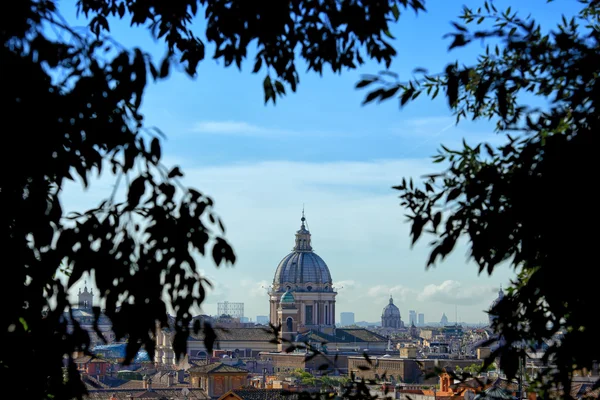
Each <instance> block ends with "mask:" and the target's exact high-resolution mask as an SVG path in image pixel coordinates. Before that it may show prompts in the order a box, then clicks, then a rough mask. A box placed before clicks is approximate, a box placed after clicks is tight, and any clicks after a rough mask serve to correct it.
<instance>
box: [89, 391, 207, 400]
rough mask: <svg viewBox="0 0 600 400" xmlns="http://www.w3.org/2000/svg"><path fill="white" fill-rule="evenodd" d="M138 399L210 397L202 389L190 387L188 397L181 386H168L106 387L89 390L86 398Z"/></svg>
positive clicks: (108, 399)
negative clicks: (143, 387)
mask: <svg viewBox="0 0 600 400" xmlns="http://www.w3.org/2000/svg"><path fill="white" fill-rule="evenodd" d="M131 397H133V398H137V399H169V400H170V399H177V400H179V399H182V400H183V399H185V398H187V399H188V400H205V399H209V397H208V396H207V395H206V392H204V391H203V390H202V389H199V388H189V389H188V390H187V397H186V395H185V394H184V393H183V391H182V389H180V388H168V389H152V390H151V391H148V390H146V389H137V390H135V389H129V390H122V389H106V390H88V394H87V396H85V397H84V399H87V400H110V399H111V398H115V399H117V400H127V399H129V398H131Z"/></svg>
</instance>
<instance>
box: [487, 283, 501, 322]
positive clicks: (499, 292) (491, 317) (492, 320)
mask: <svg viewBox="0 0 600 400" xmlns="http://www.w3.org/2000/svg"><path fill="white" fill-rule="evenodd" d="M503 298H504V292H503V291H502V288H500V290H499V291H498V297H497V298H496V299H495V300H494V301H493V302H492V304H491V305H490V311H491V310H493V309H494V307H496V305H497V304H498V303H500V301H501V300H502V299H503ZM497 318H498V316H496V315H494V314H489V322H490V326H492V325H493V324H494V322H495V321H496V319H497Z"/></svg>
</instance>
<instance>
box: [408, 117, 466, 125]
mask: <svg viewBox="0 0 600 400" xmlns="http://www.w3.org/2000/svg"><path fill="white" fill-rule="evenodd" d="M455 122H456V118H455V117H447V116H439V117H425V118H412V119H409V120H406V121H405V122H404V123H405V125H408V126H413V127H421V128H431V127H436V126H437V127H440V126H442V127H443V126H448V125H453V124H454V123H455Z"/></svg>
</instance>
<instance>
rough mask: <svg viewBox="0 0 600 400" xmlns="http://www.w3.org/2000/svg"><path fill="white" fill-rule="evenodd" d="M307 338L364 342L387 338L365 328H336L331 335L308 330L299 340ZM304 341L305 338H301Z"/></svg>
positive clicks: (321, 340) (323, 340) (385, 340)
mask: <svg viewBox="0 0 600 400" xmlns="http://www.w3.org/2000/svg"><path fill="white" fill-rule="evenodd" d="M302 339H309V340H311V341H316V342H327V343H355V342H356V343H364V342H387V341H388V339H387V338H386V337H384V336H381V335H379V334H377V333H375V332H371V331H369V330H367V329H362V328H358V329H339V328H338V329H336V330H335V333H334V334H333V335H329V334H327V333H324V332H314V331H310V332H309V333H307V334H304V335H301V337H300V340H302ZM302 341H305V340H302Z"/></svg>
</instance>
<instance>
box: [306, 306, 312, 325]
mask: <svg viewBox="0 0 600 400" xmlns="http://www.w3.org/2000/svg"><path fill="white" fill-rule="evenodd" d="M305 321H306V325H312V324H313V306H306V318H305Z"/></svg>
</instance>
